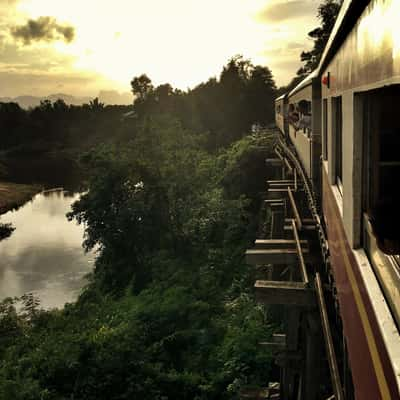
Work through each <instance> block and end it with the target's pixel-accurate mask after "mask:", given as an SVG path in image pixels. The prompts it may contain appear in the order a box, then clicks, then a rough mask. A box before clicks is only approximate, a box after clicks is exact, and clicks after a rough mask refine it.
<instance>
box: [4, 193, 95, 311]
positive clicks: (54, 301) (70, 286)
mask: <svg viewBox="0 0 400 400" xmlns="http://www.w3.org/2000/svg"><path fill="white" fill-rule="evenodd" d="M78 198H79V194H70V193H69V192H65V191H63V190H56V191H49V192H45V193H40V194H38V195H36V196H35V197H34V198H33V199H32V200H31V201H30V202H28V203H26V204H25V205H24V206H22V207H21V208H19V209H18V210H16V211H10V212H8V213H6V214H3V215H2V217H1V221H2V223H8V222H10V223H12V224H13V226H14V227H15V228H16V230H15V231H14V232H13V233H12V235H11V236H10V237H9V238H7V239H5V240H3V241H0V300H1V299H3V298H5V297H9V296H10V297H13V296H21V295H22V294H24V293H33V294H35V295H36V296H37V297H38V298H39V299H40V302H41V307H43V308H46V309H49V308H54V307H56V308H61V307H63V306H64V304H65V303H66V302H72V301H74V300H76V298H77V296H78V294H79V292H80V290H81V289H82V287H83V286H84V285H85V283H86V279H85V275H87V274H88V273H89V272H90V271H92V269H93V262H94V254H93V253H88V254H87V253H85V252H84V250H83V248H82V240H83V226H80V225H77V224H76V222H75V221H71V222H70V221H68V220H67V218H66V216H65V214H66V213H67V212H68V211H70V207H71V204H72V203H73V202H74V201H75V200H77V199H78Z"/></svg>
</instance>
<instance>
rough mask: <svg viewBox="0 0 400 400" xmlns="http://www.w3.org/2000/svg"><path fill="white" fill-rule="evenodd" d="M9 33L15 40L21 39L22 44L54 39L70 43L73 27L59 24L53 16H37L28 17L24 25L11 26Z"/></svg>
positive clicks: (73, 32)
mask: <svg viewBox="0 0 400 400" xmlns="http://www.w3.org/2000/svg"><path fill="white" fill-rule="evenodd" d="M11 35H12V36H13V37H14V38H15V39H17V40H22V42H23V43H24V45H29V44H31V43H32V42H39V41H45V42H52V41H55V40H63V41H65V42H66V43H70V42H72V40H73V39H74V37H75V29H74V27H73V26H71V25H61V24H59V23H58V22H57V21H56V19H55V18H53V17H39V18H38V19H36V20H34V19H29V20H28V21H27V23H26V24H25V25H20V26H16V27H13V28H11Z"/></svg>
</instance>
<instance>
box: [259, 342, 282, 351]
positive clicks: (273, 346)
mask: <svg viewBox="0 0 400 400" xmlns="http://www.w3.org/2000/svg"><path fill="white" fill-rule="evenodd" d="M259 345H260V346H261V347H262V348H264V349H266V350H268V351H270V352H271V353H282V352H283V351H285V350H286V344H282V343H275V342H260V343H259Z"/></svg>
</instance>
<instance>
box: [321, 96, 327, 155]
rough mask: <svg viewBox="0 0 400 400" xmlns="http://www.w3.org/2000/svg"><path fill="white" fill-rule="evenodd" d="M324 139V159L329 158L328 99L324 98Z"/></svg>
mask: <svg viewBox="0 0 400 400" xmlns="http://www.w3.org/2000/svg"><path fill="white" fill-rule="evenodd" d="M322 107H323V108H322V113H323V114H322V121H323V126H322V135H323V137H322V140H323V143H322V144H323V148H322V157H323V159H324V160H327V159H328V100H327V99H324V101H323V106H322Z"/></svg>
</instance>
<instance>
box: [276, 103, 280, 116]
mask: <svg viewBox="0 0 400 400" xmlns="http://www.w3.org/2000/svg"><path fill="white" fill-rule="evenodd" d="M276 112H277V114H281V105H280V104H278V105H277V106H276Z"/></svg>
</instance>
